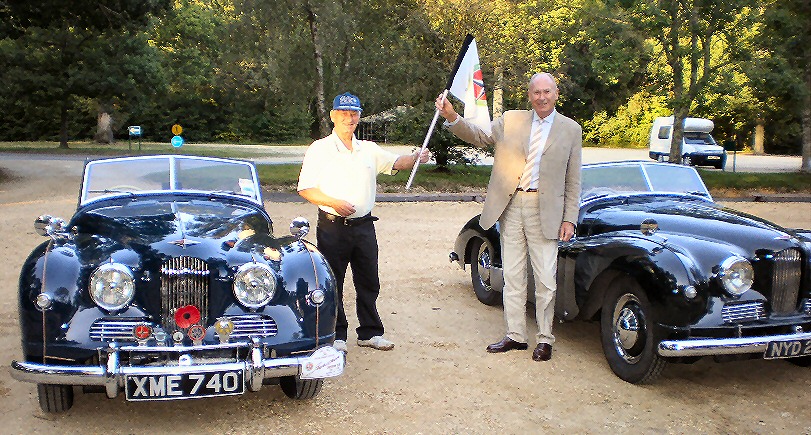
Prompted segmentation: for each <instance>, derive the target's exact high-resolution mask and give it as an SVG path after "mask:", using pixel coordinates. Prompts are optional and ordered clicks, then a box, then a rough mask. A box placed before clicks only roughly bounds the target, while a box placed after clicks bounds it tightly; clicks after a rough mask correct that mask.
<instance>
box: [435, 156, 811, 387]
mask: <svg viewBox="0 0 811 435" xmlns="http://www.w3.org/2000/svg"><path fill="white" fill-rule="evenodd" d="M450 258H451V261H457V262H458V263H459V265H460V266H461V267H462V268H463V269H464V267H465V265H466V264H469V265H470V275H471V279H472V283H473V289H474V291H475V294H476V296H477V297H478V299H479V300H480V301H481V302H482V303H484V304H488V305H499V304H500V303H501V290H502V288H503V274H502V269H501V265H502V261H501V248H500V244H499V227H498V225H496V226H494V227H493V228H490V229H488V230H484V229H482V228H481V226H479V217H478V216H476V217H474V218H473V219H471V220H470V221H468V222H467V223H466V224H465V225H464V227H463V228H462V230H461V232H460V233H459V235H458V237H457V239H456V242H455V245H454V251H453V252H451V254H450ZM531 279H532V274H531V273H530V280H531ZM530 282H531V281H530ZM528 293H529V294H530V299H532V297H533V295H532V293H533V292H528ZM555 315H556V317H557V318H559V319H560V320H562V321H569V320H575V319H583V320H594V321H599V322H600V335H601V341H602V348H603V352H604V354H605V358H606V360H607V361H608V365H609V366H610V368H611V369H612V371H613V372H614V373H615V374H616V375H617V376H618V377H620V378H621V379H623V380H625V381H627V382H630V383H645V382H651V381H653V380H655V379H656V378H657V377H658V376H659V375H660V374H661V373H662V370H663V369H664V368H665V366H666V365H667V364H668V363H671V362H682V363H690V362H694V361H696V360H698V359H699V358H701V357H705V356H712V357H715V359H716V360H720V361H723V360H728V359H742V358H766V359H783V358H785V359H788V361H790V362H793V363H796V364H798V365H801V366H807V365H809V363H811V231H809V230H799V229H787V228H781V227H780V226H778V225H775V224H773V223H770V222H767V221H765V220H763V219H760V218H758V217H755V216H751V215H747V214H744V213H741V212H738V211H735V210H732V209H729V208H725V207H723V206H721V205H719V204H717V203H715V202H714V201H713V199H712V197H711V196H710V193H709V191H708V190H707V188H706V186H705V185H704V183H703V181H702V180H701V177H700V176H699V174H698V173H697V172H696V171H695V169H693V168H691V167H688V166H680V165H672V164H668V163H654V162H614V163H602V164H588V165H583V169H582V193H581V198H580V213H579V217H578V222H577V229H576V234H575V238H574V239H572V240H571V241H570V242H565V243H563V242H561V243H560V245H559V255H558V269H557V294H556V300H555Z"/></svg>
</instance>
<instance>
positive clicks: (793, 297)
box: [772, 249, 802, 314]
mask: <svg viewBox="0 0 811 435" xmlns="http://www.w3.org/2000/svg"><path fill="white" fill-rule="evenodd" d="M772 261H773V262H774V268H773V269H772V312H773V313H774V314H788V313H793V312H794V311H796V310H797V302H798V300H797V298H798V297H799V294H800V273H801V267H802V256H801V255H800V251H798V250H796V249H786V250H784V251H780V252H778V253H777V254H775V256H774V258H773V260H772Z"/></svg>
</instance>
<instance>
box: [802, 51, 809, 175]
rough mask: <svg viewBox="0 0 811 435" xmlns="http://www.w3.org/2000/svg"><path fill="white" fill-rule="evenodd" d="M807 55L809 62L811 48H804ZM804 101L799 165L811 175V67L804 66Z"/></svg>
mask: <svg viewBox="0 0 811 435" xmlns="http://www.w3.org/2000/svg"><path fill="white" fill-rule="evenodd" d="M805 50H806V53H808V55H807V56H806V58H808V59H809V60H811V48H808V47H806V48H805ZM805 85H806V86H805V98H804V99H803V100H804V101H805V103H804V106H805V107H803V115H802V123H803V159H802V163H801V164H800V171H802V172H805V173H811V65H809V64H807V63H806V65H805Z"/></svg>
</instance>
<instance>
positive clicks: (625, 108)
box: [583, 91, 670, 148]
mask: <svg viewBox="0 0 811 435" xmlns="http://www.w3.org/2000/svg"><path fill="white" fill-rule="evenodd" d="M669 115H670V113H669V110H668V109H667V108H666V106H665V101H664V98H663V97H659V96H655V95H651V94H649V93H647V92H645V91H641V92H639V93H637V94H635V95H633V96H632V97H631V99H630V100H629V101H628V103H627V104H623V105H622V106H620V107H619V108H618V109H617V111H616V113H615V114H614V116H608V114H607V112H605V111H601V112H597V113H595V114H594V117H593V118H592V119H589V120H586V121H585V122H583V143H584V144H585V145H587V146H588V145H597V146H609V147H617V148H645V147H647V146H648V138H649V134H650V128H651V125H653V121H654V119H656V117H658V116H669Z"/></svg>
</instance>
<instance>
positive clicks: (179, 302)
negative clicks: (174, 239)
mask: <svg viewBox="0 0 811 435" xmlns="http://www.w3.org/2000/svg"><path fill="white" fill-rule="evenodd" d="M208 275H209V270H208V265H207V264H206V262H205V261H203V260H201V259H199V258H192V257H177V258H172V259H171V260H169V261H167V262H165V263H163V266H162V267H161V323H162V326H163V328H164V329H165V330H166V331H167V332H169V333H171V332H172V331H175V330H177V329H178V327H177V323H175V311H176V310H177V309H178V308H180V307H184V306H186V305H194V306H195V307H197V308H198V309H199V310H200V324H201V325H203V326H205V325H206V324H207V323H206V320H207V318H208Z"/></svg>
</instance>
